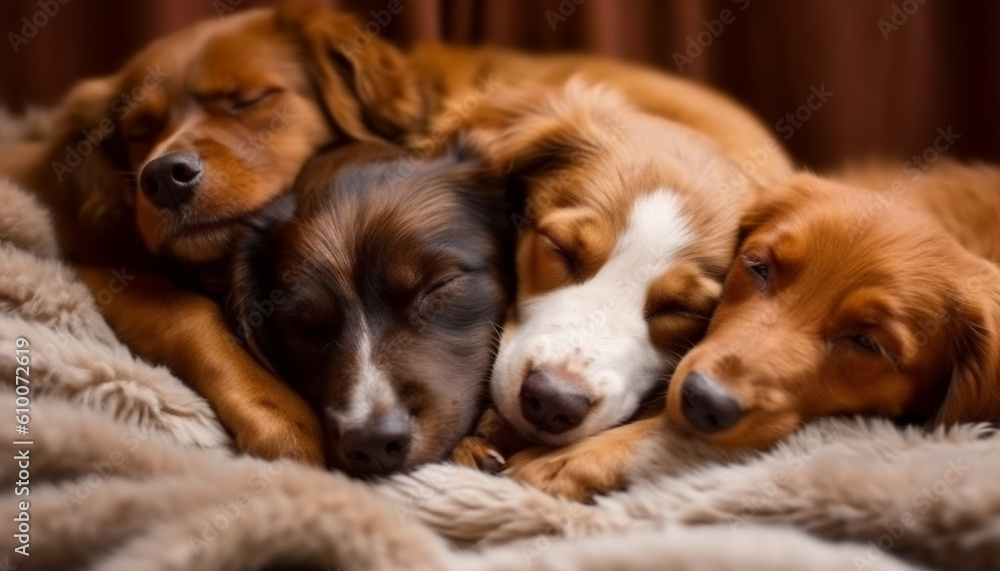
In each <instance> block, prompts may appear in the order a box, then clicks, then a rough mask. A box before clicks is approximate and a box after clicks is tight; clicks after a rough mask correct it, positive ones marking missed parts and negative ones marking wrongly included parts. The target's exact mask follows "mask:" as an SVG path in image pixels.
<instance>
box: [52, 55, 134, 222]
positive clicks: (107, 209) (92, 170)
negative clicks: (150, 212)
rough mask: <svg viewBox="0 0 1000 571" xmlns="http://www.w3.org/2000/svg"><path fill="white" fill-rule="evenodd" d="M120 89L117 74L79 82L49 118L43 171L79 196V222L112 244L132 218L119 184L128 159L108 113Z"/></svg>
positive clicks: (123, 188)
mask: <svg viewBox="0 0 1000 571" xmlns="http://www.w3.org/2000/svg"><path fill="white" fill-rule="evenodd" d="M121 90H122V87H121V80H120V78H119V77H118V76H117V75H113V76H107V77H101V78H95V79H88V80H85V81H82V82H80V83H78V84H77V85H76V86H75V87H74V88H73V89H72V90H71V91H70V92H69V93H68V94H67V95H66V97H64V98H63V101H62V102H61V103H60V105H59V107H58V109H57V111H56V113H55V116H54V118H53V120H52V128H53V133H51V135H50V136H49V137H48V140H49V141H51V153H52V154H51V155H50V156H49V157H48V159H49V160H50V161H51V165H49V167H50V168H45V169H42V172H44V173H46V176H54V177H55V181H54V182H55V183H57V184H58V185H59V186H60V187H61V188H64V189H66V190H67V191H68V192H71V193H75V194H77V195H78V197H79V198H78V199H79V201H80V207H79V209H78V211H77V216H78V218H79V221H80V223H81V224H82V225H84V226H85V227H86V228H87V229H88V230H89V231H91V232H95V233H103V234H105V235H104V236H103V237H104V238H107V239H110V240H112V241H114V240H117V236H120V232H121V230H122V228H123V227H124V226H126V225H129V224H132V223H133V218H134V211H133V196H132V194H131V193H130V192H128V191H127V190H126V189H127V185H123V184H122V183H121V173H122V172H124V171H127V170H128V161H127V157H126V151H125V147H124V142H123V141H122V140H121V137H120V129H118V128H116V124H115V117H114V111H113V108H114V104H113V103H114V100H115V98H117V97H120V96H121ZM37 184H39V185H42V184H45V183H44V182H43V181H37ZM48 186H51V185H46V187H48Z"/></svg>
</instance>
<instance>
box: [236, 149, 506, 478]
mask: <svg viewBox="0 0 1000 571" xmlns="http://www.w3.org/2000/svg"><path fill="white" fill-rule="evenodd" d="M293 197H294V198H295V199H296V200H297V203H298V204H297V205H296V207H295V208H294V209H292V208H288V207H287V206H286V205H285V204H283V203H284V202H289V200H284V201H282V202H283V203H279V204H276V205H275V206H274V207H272V208H269V209H268V210H267V211H266V212H264V213H262V215H261V218H262V219H264V220H262V221H261V222H260V223H259V224H256V227H257V230H256V231H255V232H252V233H250V234H248V235H247V236H246V237H245V238H244V239H243V240H241V244H240V247H239V250H238V253H237V255H236V263H235V265H234V272H235V273H234V279H233V289H232V292H231V294H230V304H229V305H230V309H231V310H232V313H233V314H234V318H235V320H236V322H237V334H238V335H239V336H240V337H242V338H245V339H246V340H247V342H248V343H249V345H250V346H251V347H252V348H253V349H254V351H255V353H256V354H257V355H258V356H259V357H260V358H261V360H262V361H264V362H267V363H270V364H272V365H273V367H274V369H275V370H276V371H278V372H280V373H281V375H282V376H283V377H284V378H286V379H288V380H289V382H290V383H291V384H293V386H296V387H297V388H298V390H300V391H301V392H302V393H303V394H304V395H305V396H306V397H307V399H308V400H309V402H311V403H313V405H314V407H315V408H316V411H317V412H318V413H319V415H320V417H321V419H322V422H323V425H324V428H325V431H324V433H325V450H326V456H327V461H328V463H329V464H330V465H331V466H333V467H336V468H339V469H343V470H347V471H350V472H354V473H359V474H363V475H369V474H372V473H379V471H380V470H381V471H394V470H397V469H408V468H412V467H413V466H417V465H420V464H424V463H427V462H431V461H435V460H440V459H442V458H443V457H445V456H446V455H447V454H448V452H449V451H450V450H451V449H452V448H454V447H455V445H456V443H457V442H458V441H459V439H460V438H461V437H463V436H464V435H465V434H468V433H469V431H470V429H471V428H472V422H473V421H474V420H475V418H476V416H477V415H478V414H479V412H480V410H481V405H482V403H483V401H484V396H485V388H486V380H487V378H488V374H489V367H490V363H491V362H492V360H493V351H494V349H495V345H496V339H495V338H496V327H497V325H498V324H499V323H500V320H501V319H502V317H503V314H504V312H505V310H506V306H507V301H508V298H509V295H510V291H509V290H510V289H511V288H510V283H511V280H510V279H509V276H510V273H511V271H510V268H509V267H508V266H509V260H510V258H511V257H512V253H511V251H510V250H511V249H512V246H511V242H512V234H513V226H512V224H511V222H510V214H511V212H512V209H511V208H510V206H509V205H508V204H507V200H506V198H505V197H504V192H503V188H502V187H501V185H500V183H499V180H497V179H496V178H494V177H493V176H492V175H490V174H488V173H487V172H486V171H485V170H484V169H482V167H481V166H480V165H479V164H478V163H477V162H476V161H473V160H469V159H467V158H462V157H460V156H456V155H454V154H453V155H451V156H446V157H443V158H440V159H436V160H433V161H424V162H414V161H412V160H411V159H410V158H409V157H408V156H407V154H406V153H405V151H403V150H402V149H394V148H391V147H388V146H385V145H370V144H354V145H349V146H346V147H343V148H341V149H337V150H334V151H328V152H324V153H321V154H319V155H317V156H316V157H315V158H314V159H312V160H311V161H310V162H309V163H308V164H307V165H306V166H305V167H304V168H303V170H302V173H301V174H300V176H299V178H298V180H297V182H296V184H295V187H294V194H293V195H292V196H291V197H288V199H291V198H293ZM361 390H363V391H364V392H362V393H359V391H361ZM389 417H392V418H399V417H405V418H406V419H407V423H408V425H409V428H408V430H407V432H408V435H407V436H406V437H405V442H407V444H406V446H405V447H404V451H403V452H402V456H403V457H404V458H403V461H402V463H401V464H400V465H399V466H398V467H395V468H391V469H390V468H387V467H385V466H382V467H381V468H378V467H374V466H372V460H371V459H370V458H368V457H367V454H366V457H365V459H364V461H363V462H357V461H354V460H352V458H351V457H352V454H353V452H352V450H351V449H347V448H345V445H344V444H343V441H344V438H343V434H344V433H345V431H348V430H351V431H364V430H367V429H366V427H371V426H375V425H377V424H378V423H379V422H381V421H382V420H384V419H386V418H389Z"/></svg>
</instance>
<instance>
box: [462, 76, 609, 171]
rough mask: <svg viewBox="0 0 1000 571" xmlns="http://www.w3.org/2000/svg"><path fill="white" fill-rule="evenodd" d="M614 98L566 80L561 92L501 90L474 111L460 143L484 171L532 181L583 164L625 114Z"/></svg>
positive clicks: (537, 88)
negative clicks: (617, 117)
mask: <svg viewBox="0 0 1000 571" xmlns="http://www.w3.org/2000/svg"><path fill="white" fill-rule="evenodd" d="M627 108H628V104H627V103H625V101H624V99H622V98H621V97H620V96H619V95H618V94H617V93H614V92H612V91H610V90H607V89H605V88H602V87H595V86H591V85H587V84H586V83H584V82H583V81H581V80H579V79H572V80H570V81H569V82H568V83H567V84H566V86H565V88H563V89H562V90H557V91H553V90H551V89H547V88H545V87H543V86H540V85H530V84H528V85H520V86H517V87H512V88H502V89H500V90H498V91H497V92H495V93H494V94H493V95H492V96H491V97H490V99H488V100H486V101H485V102H484V103H483V104H482V105H481V106H480V107H479V109H477V110H476V112H475V114H474V115H473V117H472V119H471V120H470V121H469V123H470V124H472V125H475V126H476V127H475V128H474V129H473V130H471V131H469V132H468V133H467V134H465V136H464V140H463V143H464V144H465V145H466V146H467V148H468V149H469V150H470V152H471V153H472V154H474V155H476V156H477V157H479V158H480V159H481V160H482V161H483V162H484V163H485V164H486V165H487V166H488V167H490V168H492V169H494V170H496V171H497V172H499V173H501V174H504V175H506V176H508V177H521V178H523V177H530V176H532V175H535V174H541V173H545V172H548V171H551V170H553V169H556V168H558V167H559V166H560V165H564V164H566V163H569V162H573V161H577V160H583V159H585V158H586V156H587V155H588V154H590V153H593V152H596V147H595V145H594V141H596V140H600V138H601V137H602V136H606V135H608V126H609V125H610V124H611V123H613V122H614V121H615V114H616V113H617V112H620V111H622V110H623V109H627Z"/></svg>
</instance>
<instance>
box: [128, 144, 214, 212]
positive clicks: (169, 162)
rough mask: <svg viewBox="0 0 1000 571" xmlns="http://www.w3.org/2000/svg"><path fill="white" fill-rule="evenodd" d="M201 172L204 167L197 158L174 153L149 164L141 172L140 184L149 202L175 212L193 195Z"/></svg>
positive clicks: (188, 154)
mask: <svg viewBox="0 0 1000 571" xmlns="http://www.w3.org/2000/svg"><path fill="white" fill-rule="evenodd" d="M202 172H203V165H202V164H201V159H200V158H198V156H197V155H192V154H190V153H172V154H169V155H163V156H162V157H160V158H158V159H154V160H152V161H150V162H149V164H147V165H146V166H145V168H143V169H142V176H140V177H139V181H140V186H141V187H142V192H143V193H145V195H146V196H148V197H149V201H150V202H152V203H153V204H155V205H156V206H159V207H160V208H170V209H174V210H176V209H177V208H179V207H180V206H181V205H182V204H184V203H186V202H188V201H190V200H191V197H193V196H194V192H195V190H197V188H198V183H199V182H200V181H201V175H202Z"/></svg>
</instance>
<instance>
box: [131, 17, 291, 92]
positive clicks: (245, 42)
mask: <svg viewBox="0 0 1000 571" xmlns="http://www.w3.org/2000/svg"><path fill="white" fill-rule="evenodd" d="M294 57H295V55H294V48H293V46H292V45H291V44H290V42H286V41H283V40H282V39H281V36H280V35H279V34H278V33H277V32H276V30H275V29H274V25H273V17H272V15H271V13H270V12H269V11H266V10H250V11H247V12H245V13H241V14H235V15H233V16H230V17H227V18H223V19H219V20H207V21H204V22H201V23H198V24H196V25H194V26H191V27H189V28H185V29H183V30H181V31H179V32H177V33H175V34H172V35H169V36H166V37H164V38H161V39H159V40H157V41H155V42H153V43H152V44H150V45H149V46H148V47H147V48H146V49H144V50H143V51H142V52H140V53H139V54H137V55H136V56H135V57H133V58H132V60H130V62H129V64H128V65H127V66H126V67H125V68H124V71H123V76H122V78H123V81H124V85H125V87H129V86H144V87H145V88H146V89H147V90H150V89H152V88H154V87H162V88H164V89H167V90H171V91H176V90H192V91H196V92H212V91H226V90H234V89H236V88H237V87H239V85H237V83H239V81H240V80H243V81H244V82H246V81H248V80H252V79H255V78H257V77H258V76H261V75H267V74H276V73H282V71H283V70H287V69H288V66H287V65H285V66H281V65H273V64H274V63H275V62H278V61H281V62H287V61H288V60H290V59H291V60H292V61H294V59H293V58H294ZM282 79H284V77H283V78H282Z"/></svg>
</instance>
